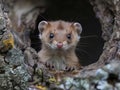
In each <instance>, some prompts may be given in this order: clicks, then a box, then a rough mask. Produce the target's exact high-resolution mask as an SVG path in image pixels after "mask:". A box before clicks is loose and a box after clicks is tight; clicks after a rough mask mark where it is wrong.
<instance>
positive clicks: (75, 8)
mask: <svg viewBox="0 0 120 90" xmlns="http://www.w3.org/2000/svg"><path fill="white" fill-rule="evenodd" d="M46 3H47V7H46V11H45V12H44V13H42V14H40V15H39V16H38V18H37V20H36V29H35V31H34V32H32V33H31V41H32V42H31V43H32V44H31V46H32V47H33V48H35V49H36V50H37V51H39V50H40V49H41V46H40V40H39V39H38V37H32V36H34V35H36V36H37V35H38V29H37V26H38V23H39V22H40V21H42V20H48V21H49V20H52V21H54V20H65V21H70V22H76V21H77V22H79V23H81V25H82V28H83V31H82V34H81V37H82V38H81V40H80V42H79V44H78V46H77V48H76V54H77V56H78V57H79V59H80V63H81V64H82V65H88V64H91V63H94V62H96V61H97V60H98V59H99V56H100V54H101V53H102V50H103V45H104V41H103V39H102V38H101V33H102V31H101V25H100V23H99V20H98V19H97V18H96V16H95V13H94V11H93V7H92V6H91V5H90V3H89V1H88V0H52V1H49V0H46ZM68 53H69V52H68Z"/></svg>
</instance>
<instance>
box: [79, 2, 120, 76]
mask: <svg viewBox="0 0 120 90" xmlns="http://www.w3.org/2000/svg"><path fill="white" fill-rule="evenodd" d="M90 3H91V4H92V6H93V9H94V11H95V13H96V16H97V17H98V18H99V20H100V23H101V25H102V31H103V33H102V37H103V39H104V40H105V41H106V42H105V44H104V47H103V53H102V55H101V56H100V58H99V60H98V62H96V63H94V64H92V65H89V66H87V67H85V68H84V70H87V71H88V70H89V71H90V72H86V73H84V75H85V76H89V74H93V72H91V70H93V71H94V70H96V69H98V68H100V67H103V66H104V65H105V64H107V63H110V62H111V61H112V60H115V61H116V60H119V51H120V50H119V43H120V42H119V39H120V16H119V14H120V1H119V0H109V1H108V0H90ZM84 70H83V71H84ZM80 74H82V71H81V73H80Z"/></svg>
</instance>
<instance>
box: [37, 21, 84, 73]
mask: <svg viewBox="0 0 120 90" xmlns="http://www.w3.org/2000/svg"><path fill="white" fill-rule="evenodd" d="M38 30H39V37H40V39H41V42H42V48H41V50H40V51H39V52H38V56H39V58H40V61H41V62H43V63H44V64H45V65H46V66H47V67H49V68H50V69H56V70H67V71H71V70H75V69H79V68H80V67H81V65H80V63H79V60H78V58H77V56H76V54H75V48H76V45H77V43H78V42H79V40H80V34H81V32H82V27H81V24H80V23H78V22H74V23H73V22H66V21H62V20H58V21H41V22H40V23H39V25H38Z"/></svg>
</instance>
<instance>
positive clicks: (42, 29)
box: [38, 21, 48, 34]
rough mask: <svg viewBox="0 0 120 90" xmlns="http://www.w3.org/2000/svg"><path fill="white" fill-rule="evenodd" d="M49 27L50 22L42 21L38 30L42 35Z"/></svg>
mask: <svg viewBox="0 0 120 90" xmlns="http://www.w3.org/2000/svg"><path fill="white" fill-rule="evenodd" d="M47 25H48V22H47V21H41V22H40V23H39V24H38V30H39V32H40V34H42V32H43V31H44V29H45V27H46V26H47Z"/></svg>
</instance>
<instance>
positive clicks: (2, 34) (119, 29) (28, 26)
mask: <svg viewBox="0 0 120 90" xmlns="http://www.w3.org/2000/svg"><path fill="white" fill-rule="evenodd" d="M35 1H37V0H35ZM9 2H10V1H6V2H5V1H4V0H2V1H1V6H0V62H1V64H0V65H1V66H0V77H2V75H3V76H5V75H6V73H5V72H7V73H8V71H10V70H12V71H10V72H12V73H13V72H14V73H15V70H16V72H17V71H19V70H21V69H23V67H24V65H22V64H27V67H28V68H25V70H23V71H22V72H23V73H22V74H21V75H26V78H27V80H26V79H25V78H24V79H21V80H23V81H24V83H23V84H24V85H23V84H21V83H20V82H22V81H20V80H19V81H20V82H19V83H17V82H16V81H17V77H15V75H13V76H14V77H15V78H16V81H15V80H12V79H13V77H12V75H11V74H10V73H9V74H8V76H7V78H9V75H11V76H10V78H9V79H8V81H9V82H10V84H11V86H10V85H8V83H7V81H6V79H5V78H4V79H5V80H3V81H4V82H6V83H5V84H6V85H3V84H2V82H0V89H4V90H5V89H6V88H7V85H8V88H9V90H12V89H15V88H17V89H15V90H20V89H21V90H25V88H26V86H25V84H26V82H28V78H29V75H30V76H31V77H32V79H35V82H33V83H32V84H36V83H37V84H38V83H41V82H42V85H44V84H45V85H44V86H47V85H46V84H48V82H49V84H51V81H49V80H51V78H49V79H48V77H50V76H51V75H52V74H51V73H50V74H49V73H48V71H47V69H46V68H45V67H44V65H42V64H38V63H39V62H38V56H37V53H36V51H34V50H33V49H32V48H31V47H30V42H29V43H26V42H27V41H30V37H23V36H25V35H29V34H30V33H28V32H29V31H32V30H34V29H35V26H36V19H37V17H38V16H39V14H40V13H42V12H43V11H44V10H45V8H44V9H43V8H41V7H40V8H38V7H37V5H38V4H37V3H34V5H33V6H35V7H34V8H32V9H30V7H31V6H32V4H31V3H30V5H31V6H30V7H28V8H29V10H28V11H27V13H25V14H24V13H21V16H20V17H21V18H18V17H17V16H16V14H15V13H13V11H14V9H15V7H16V6H17V4H18V3H17V4H16V6H15V5H14V6H13V5H12V6H10V4H9ZM11 2H12V3H14V0H11ZM39 2H40V1H39ZM41 2H43V1H42V0H41ZM68 2H69V1H68ZM89 2H90V4H91V5H92V6H93V10H94V12H95V14H96V17H97V18H98V19H99V21H100V24H101V26H102V38H103V39H104V40H105V43H104V47H103V52H102V54H101V55H100V57H99V60H98V61H97V62H95V63H93V64H90V65H87V66H84V67H83V68H82V69H81V70H80V71H79V74H77V75H75V76H74V77H71V78H70V79H67V80H66V81H65V82H62V84H60V85H58V86H57V85H56V84H55V83H56V81H55V83H54V87H53V85H49V88H51V89H50V90H52V89H53V88H57V89H55V90H58V87H59V89H60V88H61V90H66V89H68V90H77V89H80V88H81V89H83V87H84V90H97V89H98V88H100V87H99V85H97V84H99V83H100V82H101V79H102V78H103V77H105V79H104V80H105V82H106V83H108V84H110V85H108V84H107V85H108V86H109V88H110V89H109V90H113V88H114V87H115V88H117V90H119V89H120V86H119V85H118V86H117V84H119V83H118V81H119V78H118V77H119V75H120V69H119V65H120V62H119V60H120V1H119V0H89ZM7 6H10V7H7ZM39 6H45V5H44V3H42V4H39ZM6 8H7V9H9V10H7V9H6ZM25 8H26V7H25ZM10 10H11V11H10ZM15 10H16V9H15ZM7 11H10V15H11V17H10V18H11V19H12V20H13V21H12V20H11V21H12V22H9V21H8V19H9V17H7V13H8V12H7ZM17 11H18V10H17ZM17 11H16V12H17ZM38 12H39V13H38ZM11 13H12V14H11ZM22 14H24V15H23V16H24V17H23V16H22ZM5 15H6V16H5ZM29 15H30V16H33V15H35V17H34V19H33V18H32V19H31V18H30V19H29V20H28V22H26V21H25V20H26V19H27V16H29ZM18 22H19V24H20V26H19V27H17V25H16V24H17V23H18ZM11 25H13V26H11ZM13 27H14V29H17V30H18V32H19V33H18V36H19V37H21V38H22V40H21V39H19V37H16V36H15V37H8V38H9V39H8V38H7V39H6V36H10V35H13V33H11V32H10V29H11V28H13ZM24 30H27V31H28V32H27V34H26V32H24ZM21 32H22V33H21ZM13 36H14V35H13ZM13 39H14V41H15V40H16V39H17V42H16V43H15V46H16V48H17V49H12V50H11V48H13V47H14V44H13ZM16 44H19V45H16ZM18 49H21V50H18ZM21 51H22V53H21ZM12 55H13V56H12ZM17 55H18V56H17ZM15 56H17V57H19V58H18V59H19V60H21V61H20V62H19V60H18V61H17V60H15V59H16V57H15ZM23 56H24V59H25V60H24V59H23ZM4 57H5V58H4ZM21 58H22V59H21ZM11 60H13V61H16V62H17V63H16V62H13V61H11ZM23 61H24V62H23ZM13 63H14V64H13ZM5 66H6V67H7V69H6V68H5ZM11 67H12V68H11ZM8 68H9V69H8ZM16 68H18V69H16ZM20 68H21V69H20ZM38 68H42V70H41V69H38ZM27 69H28V71H30V72H27ZM101 71H102V74H101ZM103 73H104V74H103ZM111 73H112V74H111ZM15 74H17V75H18V76H19V75H20V72H17V73H15ZM33 74H35V75H33ZM54 75H55V74H54ZM101 75H102V76H101ZM104 75H106V76H104ZM111 75H112V77H114V78H112V79H111ZM19 77H20V78H21V76H19ZM38 77H39V79H38ZM46 77H47V80H46ZM2 78H3V77H2ZM73 78H74V79H76V80H74V79H73ZM96 78H99V79H96ZM0 79H1V78H0ZM1 80H2V79H1ZM52 80H53V79H52ZM71 80H72V81H71ZM77 80H78V81H77ZM95 80H97V81H96V82H95ZM82 81H83V82H85V84H86V85H88V86H89V88H88V87H87V88H86V87H85V86H84V85H85V84H81V82H82ZM44 82H45V83H44ZM66 82H70V83H71V84H70V85H68V86H69V88H67V87H68V86H67V84H66ZM73 82H75V83H73ZM43 83H44V84H43ZM76 83H80V84H79V85H78V84H76ZM93 83H94V84H93ZM14 84H15V85H14ZM16 84H18V86H17V85H16ZM22 85H23V86H24V87H23V86H22ZM62 85H63V86H64V88H63V86H62ZM75 85H78V87H79V88H78V87H75ZM92 86H94V88H93V87H92ZM97 86H98V87H97ZM38 87H39V89H40V90H44V89H41V87H40V85H38ZM96 87H97V88H96ZM111 88H112V89H111ZM30 90H31V89H30ZM35 90H37V89H35ZM100 90H101V89H100ZM102 90H106V89H102Z"/></svg>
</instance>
